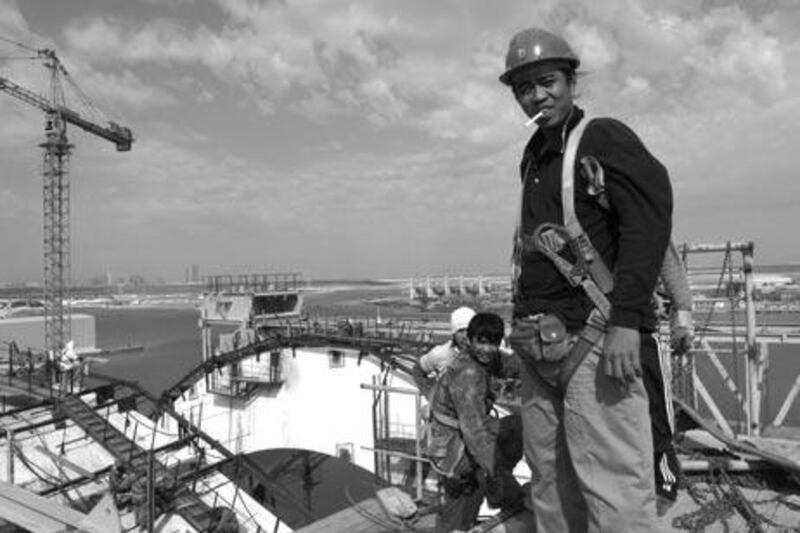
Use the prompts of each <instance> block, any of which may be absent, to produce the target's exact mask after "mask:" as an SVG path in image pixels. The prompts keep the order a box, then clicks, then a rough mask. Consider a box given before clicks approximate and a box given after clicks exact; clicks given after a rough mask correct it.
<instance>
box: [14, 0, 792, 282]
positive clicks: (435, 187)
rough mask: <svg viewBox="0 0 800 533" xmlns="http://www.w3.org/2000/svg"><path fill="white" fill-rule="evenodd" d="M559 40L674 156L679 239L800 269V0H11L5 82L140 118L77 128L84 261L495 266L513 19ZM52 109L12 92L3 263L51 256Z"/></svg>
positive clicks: (589, 84) (669, 161)
mask: <svg viewBox="0 0 800 533" xmlns="http://www.w3.org/2000/svg"><path fill="white" fill-rule="evenodd" d="M529 25H539V26H542V27H545V28H548V29H551V30H553V31H557V32H561V33H563V34H564V35H565V36H566V37H567V38H568V39H569V41H570V42H571V43H572V44H573V46H574V48H575V49H576V51H577V52H578V54H579V55H580V56H581V58H582V69H583V71H584V76H582V78H581V79H580V87H579V90H580V96H579V102H580V104H581V105H582V106H584V107H585V108H587V109H588V110H589V112H590V113H592V114H594V115H611V116H615V117H617V118H620V119H622V120H624V121H626V122H627V123H628V124H630V125H631V126H632V127H633V128H634V129H635V130H636V131H637V132H638V133H639V135H640V136H641V137H642V139H643V140H644V141H645V143H646V144H647V145H648V146H649V148H650V149H651V151H652V152H653V153H654V154H656V156H657V157H659V158H660V159H661V160H662V161H663V162H664V163H665V164H666V165H667V167H668V168H669V170H670V174H671V177H672V181H673V187H674V191H675V201H676V209H675V220H674V239H675V240H676V241H677V242H724V241H727V240H734V241H738V240H753V241H755V243H756V260H757V263H761V264H774V263H785V262H796V263H800V248H799V247H798V244H797V241H796V239H795V238H794V237H792V235H793V234H794V233H793V231H794V228H796V227H797V226H798V223H799V222H800V207H798V204H797V202H798V200H797V199H798V198H800V171H798V166H799V165H800V157H798V155H797V154H795V153H794V150H796V149H798V147H800V90H798V89H800V2H798V1H797V0H746V1H745V0H740V1H733V0H603V1H597V0H574V1H569V0H537V1H535V2H534V1H532V0H503V1H502V2H488V1H486V0H436V1H432V0H392V1H389V0H302V1H301V0H268V1H255V0H58V1H55V0H16V1H15V0H0V38H2V39H3V40H0V57H2V58H3V59H0V76H3V77H7V78H9V79H11V80H13V81H15V82H17V83H19V84H21V85H23V86H25V87H27V88H29V89H31V90H34V91H36V92H38V93H41V94H47V91H48V90H49V89H48V83H47V78H46V72H45V69H44V68H43V67H42V64H41V63H40V62H37V61H32V60H22V59H11V58H17V57H24V56H28V55H30V54H29V53H28V52H26V50H25V49H23V48H21V47H19V46H16V45H15V44H13V43H22V44H24V45H25V46H28V47H31V48H34V49H38V48H45V47H50V48H54V49H56V50H57V53H58V54H59V56H60V57H61V59H62V61H63V62H64V64H65V66H66V67H67V69H68V71H69V73H70V75H71V79H72V80H73V81H74V82H75V83H76V85H77V86H78V87H79V88H80V89H81V90H82V92H83V93H84V94H85V95H88V97H89V98H90V100H91V101H92V102H93V103H94V105H95V106H96V107H97V108H99V109H101V110H102V111H103V113H104V114H103V115H97V114H96V111H95V110H94V109H93V108H90V107H87V106H86V105H85V104H84V103H83V102H82V99H81V98H80V97H79V95H78V94H77V93H76V92H74V91H70V90H69V87H68V91H67V101H68V105H70V106H71V107H73V108H74V109H75V110H77V111H79V112H81V113H84V114H86V115H87V116H89V117H97V119H96V120H101V119H102V120H108V119H110V120H115V121H117V122H119V123H121V124H124V125H126V126H129V127H130V128H131V129H132V130H133V131H134V134H135V137H136V142H135V144H134V147H133V150H132V151H131V152H129V153H117V152H115V151H114V147H113V146H112V145H110V144H109V143H107V142H105V141H103V140H101V139H98V138H96V137H93V136H91V135H89V134H87V133H84V132H82V131H80V130H77V129H72V130H70V139H71V141H72V142H73V143H74V144H75V150H74V154H73V158H72V165H71V171H72V172H71V183H72V189H71V198H72V217H71V222H72V265H73V266H72V268H73V277H74V278H76V279H78V280H81V279H86V278H88V277H90V276H93V275H97V274H100V273H103V272H104V271H105V270H106V269H110V271H111V272H112V275H114V277H118V276H128V275H130V274H133V273H139V274H142V275H145V276H148V277H159V276H160V277H163V278H165V279H168V280H169V279H176V280H179V279H183V276H184V272H185V270H186V268H187V267H188V266H189V265H190V264H192V263H196V264H199V265H200V268H201V271H202V273H203V274H213V273H241V272H264V271H298V272H302V273H304V274H305V275H307V276H309V277H313V278H318V277H361V276H373V277H399V276H410V275H422V274H426V273H430V274H442V273H444V272H449V273H451V274H465V275H473V274H478V273H482V272H502V271H505V270H506V268H507V263H508V255H509V249H510V234H511V231H512V226H513V224H514V219H515V209H516V207H517V206H518V201H519V200H518V178H517V165H518V158H519V154H520V151H521V148H522V146H523V145H524V143H525V142H526V140H527V137H528V135H529V134H530V131H529V130H526V128H525V127H524V125H523V122H524V117H523V116H522V114H521V112H520V111H519V109H517V107H516V104H515V103H514V101H513V100H512V98H511V95H510V94H509V92H508V90H507V89H505V88H504V87H503V86H502V85H500V84H499V83H498V81H497V76H498V75H499V74H500V73H501V72H502V69H503V60H504V55H505V49H506V46H507V43H508V40H509V38H510V37H511V35H512V34H513V33H514V32H515V31H517V30H519V29H521V28H523V27H525V26H529ZM42 131H43V116H42V114H41V112H39V111H38V110H36V109H35V108H32V107H30V106H28V105H26V104H24V103H21V102H19V101H17V100H15V99H14V98H12V97H10V96H8V95H4V94H0V165H2V166H1V167H0V168H2V181H0V228H2V229H0V250H2V256H3V259H2V261H0V281H21V280H38V279H40V278H41V271H42V266H41V265H42V245H41V232H42V230H41V227H42V213H41V212H42V193H41V182H42V179H41V176H40V171H41V150H40V148H38V146H37V144H38V143H39V142H41V139H42Z"/></svg>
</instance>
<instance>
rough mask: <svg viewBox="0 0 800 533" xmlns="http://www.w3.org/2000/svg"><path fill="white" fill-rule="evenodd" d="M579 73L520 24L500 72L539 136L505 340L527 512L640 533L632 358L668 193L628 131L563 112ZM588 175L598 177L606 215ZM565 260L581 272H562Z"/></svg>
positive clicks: (641, 396)
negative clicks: (515, 387) (519, 423)
mask: <svg viewBox="0 0 800 533" xmlns="http://www.w3.org/2000/svg"><path fill="white" fill-rule="evenodd" d="M579 64H580V61H579V59H578V57H577V55H576V54H575V53H574V52H573V50H572V48H571V47H570V46H569V44H568V43H567V42H566V41H565V40H564V39H562V38H561V37H559V36H557V35H555V34H553V33H550V32H548V31H545V30H541V29H538V28H530V29H526V30H523V31H521V32H519V33H517V34H516V35H515V36H514V37H513V38H512V40H511V42H510V45H509V49H508V54H507V56H506V70H505V72H504V73H503V74H502V76H500V81H501V82H503V83H504V84H506V85H508V86H509V87H510V88H511V89H512V91H513V94H514V97H515V98H516V100H517V102H518V103H519V105H520V107H521V108H522V110H523V112H524V113H525V114H526V115H527V116H528V117H530V118H531V119H532V121H533V122H535V123H536V125H538V127H539V128H538V130H537V131H536V133H534V135H533V136H532V137H531V139H530V141H529V142H528V144H527V146H526V147H525V151H524V153H523V157H522V162H521V166H520V170H521V177H522V202H521V213H520V217H519V224H518V227H517V231H516V234H515V253H514V258H515V261H514V263H515V273H516V277H515V281H514V319H515V322H514V331H512V334H511V338H510V340H511V342H512V347H513V348H514V349H515V352H516V353H517V356H518V357H519V358H520V359H521V360H522V361H523V363H524V365H523V366H524V370H523V372H522V402H523V404H522V419H523V435H524V440H525V442H524V445H525V453H526V457H527V459H528V462H529V464H530V466H531V469H532V473H533V474H532V492H531V497H532V504H533V508H534V510H535V514H536V520H537V526H538V527H537V530H538V531H637V532H644V531H653V530H654V529H656V525H655V521H656V507H655V491H654V483H653V442H652V436H651V420H650V415H649V412H648V398H647V393H646V391H645V386H644V383H643V381H642V360H644V359H646V358H652V359H653V360H656V359H657V357H658V353H657V344H656V339H655V338H654V335H653V333H654V330H655V325H656V318H655V313H654V309H653V307H652V305H651V302H652V296H653V291H654V289H655V284H656V280H657V278H658V275H659V271H660V269H661V266H662V263H663V260H664V253H665V250H666V248H667V245H668V243H669V240H670V232H671V213H672V190H671V186H670V182H669V177H668V175H667V171H666V169H665V168H664V167H663V165H661V163H659V161H658V160H656V159H655V157H653V156H652V155H651V154H650V152H649V151H648V150H647V149H646V148H645V146H644V145H643V144H642V142H641V140H640V139H639V138H638V137H637V136H636V134H635V133H634V132H633V131H632V130H630V128H628V127H627V126H626V125H624V124H623V123H621V122H619V121H617V120H614V119H610V118H597V119H592V120H590V119H589V118H588V117H586V116H585V113H584V111H583V110H582V109H580V108H579V107H577V106H576V105H574V103H573V98H574V94H575V88H576V71H577V68H578V66H579ZM591 169H595V170H597V169H602V171H603V173H604V182H605V194H606V197H607V199H608V204H609V205H608V207H607V208H606V207H603V206H601V205H600V203H599V202H598V201H597V198H596V197H595V196H596V194H597V191H595V190H593V188H592V187H590V186H589V185H590V183H589V181H588V178H587V174H589V170H591ZM560 240H561V241H564V243H565V244H566V245H567V246H560V245H559V243H558V241H560ZM565 261H566V262H567V263H568V264H572V263H575V264H579V265H581V266H582V268H584V269H585V270H586V272H587V273H588V274H590V275H588V276H586V277H584V278H581V279H579V280H577V279H575V278H571V277H569V275H570V273H571V271H569V270H568V269H564V268H563V264H562V263H564V262H565Z"/></svg>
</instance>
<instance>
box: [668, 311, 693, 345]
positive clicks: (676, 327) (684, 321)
mask: <svg viewBox="0 0 800 533" xmlns="http://www.w3.org/2000/svg"><path fill="white" fill-rule="evenodd" d="M693 340H694V327H693V323H692V312H691V311H686V310H683V309H678V310H676V311H675V312H673V314H672V318H671V320H670V347H671V348H672V351H674V352H675V354H676V355H683V354H685V353H686V352H688V351H689V349H690V348H691V347H692V341H693Z"/></svg>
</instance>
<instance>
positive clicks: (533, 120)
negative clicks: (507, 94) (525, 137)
mask: <svg viewBox="0 0 800 533" xmlns="http://www.w3.org/2000/svg"><path fill="white" fill-rule="evenodd" d="M543 116H544V111H539V112H538V113H536V114H535V115H533V116H532V117H531V118H530V119H528V121H527V122H526V123H525V127H526V128H530V127H531V126H533V125H534V124H536V121H538V120H539V119H540V118H542V117H543Z"/></svg>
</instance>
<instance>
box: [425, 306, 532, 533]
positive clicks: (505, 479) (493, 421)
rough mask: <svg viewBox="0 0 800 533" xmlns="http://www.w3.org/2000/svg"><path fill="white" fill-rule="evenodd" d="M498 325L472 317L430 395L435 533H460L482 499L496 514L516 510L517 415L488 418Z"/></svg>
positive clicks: (497, 369) (497, 363)
mask: <svg viewBox="0 0 800 533" xmlns="http://www.w3.org/2000/svg"><path fill="white" fill-rule="evenodd" d="M503 326H504V325H503V319H502V318H500V317H499V316H498V315H496V314H494V313H478V314H476V315H475V316H474V317H473V318H472V320H470V322H469V326H468V327H467V340H468V342H467V346H466V349H465V350H463V351H460V352H459V353H457V354H456V355H455V357H454V358H453V360H452V361H451V362H450V364H449V365H447V368H446V369H445V371H444V373H443V375H442V376H441V378H440V379H439V380H438V381H437V382H436V384H435V385H434V388H433V391H432V392H431V396H430V398H431V405H430V430H429V431H430V433H429V445H428V456H429V458H430V460H431V463H432V465H433V468H434V469H435V470H436V471H437V472H438V473H439V474H440V475H441V483H442V486H443V489H444V502H443V504H442V505H441V507H440V509H439V512H438V515H437V518H436V531H437V532H447V531H453V530H466V529H469V528H470V527H472V525H473V524H474V523H475V519H476V518H477V516H478V511H479V510H480V506H481V502H482V501H483V498H484V496H486V497H487V499H488V501H489V504H490V505H492V506H494V507H500V508H502V509H512V508H517V507H521V506H522V503H523V498H524V496H523V491H522V489H521V487H520V486H519V484H518V483H517V481H516V480H515V479H514V477H513V475H512V473H511V471H512V469H513V468H514V466H515V465H516V464H517V462H518V461H519V460H520V459H521V458H522V429H521V427H522V423H521V420H520V417H519V415H511V416H508V417H505V418H504V419H502V420H499V419H497V418H494V417H492V416H490V414H489V413H490V411H491V409H492V407H493V404H494V395H493V393H492V390H491V379H490V378H491V376H492V375H499V374H500V373H501V370H502V362H501V354H500V350H499V347H500V342H501V341H502V339H503V334H504V327H503Z"/></svg>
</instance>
